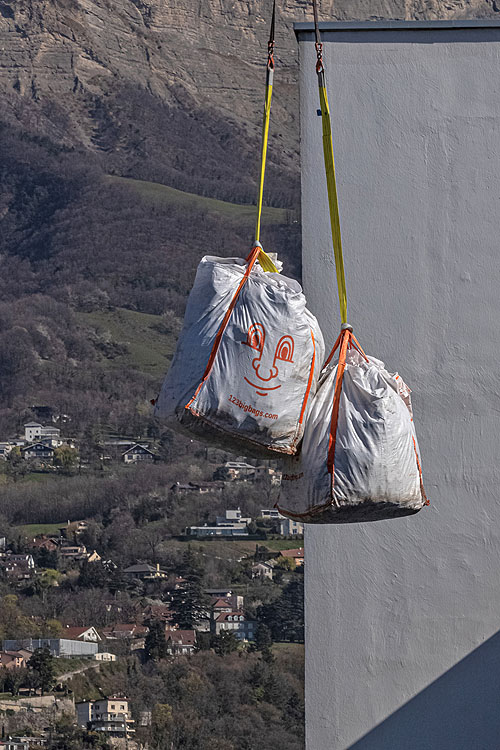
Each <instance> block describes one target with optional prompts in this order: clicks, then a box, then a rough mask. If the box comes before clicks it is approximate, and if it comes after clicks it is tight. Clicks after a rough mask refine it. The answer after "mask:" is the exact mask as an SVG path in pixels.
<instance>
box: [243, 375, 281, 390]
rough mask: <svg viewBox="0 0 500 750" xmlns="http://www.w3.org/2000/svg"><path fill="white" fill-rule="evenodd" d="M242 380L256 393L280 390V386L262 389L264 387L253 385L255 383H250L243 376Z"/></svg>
mask: <svg viewBox="0 0 500 750" xmlns="http://www.w3.org/2000/svg"><path fill="white" fill-rule="evenodd" d="M243 379H244V380H246V381H247V383H248V384H249V385H251V386H252V388H255V389H256V390H258V391H276V390H277V389H278V388H281V385H275V386H271V387H270V388H264V386H262V385H255V383H252V382H251V381H250V380H249V379H248V378H247V377H245V376H243Z"/></svg>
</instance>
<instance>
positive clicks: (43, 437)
mask: <svg viewBox="0 0 500 750" xmlns="http://www.w3.org/2000/svg"><path fill="white" fill-rule="evenodd" d="M39 440H40V442H41V443H45V445H50V447H51V448H58V447H59V446H60V445H62V444H63V441H62V440H61V430H60V429H59V428H58V427H42V429H41V431H40V438H39ZM70 442H71V441H70ZM71 447H72V448H74V444H73V443H71Z"/></svg>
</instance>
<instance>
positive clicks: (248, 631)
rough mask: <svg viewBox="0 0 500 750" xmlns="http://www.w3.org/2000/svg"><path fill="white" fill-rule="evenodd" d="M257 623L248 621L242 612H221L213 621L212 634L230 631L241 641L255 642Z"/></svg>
mask: <svg viewBox="0 0 500 750" xmlns="http://www.w3.org/2000/svg"><path fill="white" fill-rule="evenodd" d="M256 627H257V623H255V622H254V621H253V620H247V618H246V616H245V614H244V613H243V612H241V611H236V612H221V613H220V614H219V615H217V617H216V618H214V620H213V621H212V632H214V633H215V635H219V633H220V632H221V631H222V630H228V631H230V632H232V633H234V635H235V636H236V638H238V640H240V641H253V639H254V633H255V630H256Z"/></svg>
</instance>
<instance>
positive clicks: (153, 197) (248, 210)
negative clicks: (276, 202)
mask: <svg viewBox="0 0 500 750" xmlns="http://www.w3.org/2000/svg"><path fill="white" fill-rule="evenodd" d="M104 179H105V181H106V182H108V183H111V184H115V185H121V186H122V187H123V186H124V187H127V188H129V189H130V190H133V191H135V192H136V193H137V194H138V195H140V197H141V198H142V199H144V200H148V201H152V202H157V203H160V204H162V205H168V204H171V205H174V206H177V207H182V206H186V207H195V208H197V209H198V210H200V211H206V212H209V213H216V214H219V215H220V216H223V217H225V218H226V219H230V220H231V221H235V222H237V223H239V224H242V225H243V224H252V223H253V222H255V213H256V207H255V206H252V205H248V204H246V205H242V204H238V203H228V202H227V201H221V200H217V199H215V198H206V197H205V196H203V195H196V194H195V193H186V192H184V191H183V190H177V189H176V188H173V187H169V186H168V185H161V184H159V183H157V182H147V181H145V180H134V179H132V178H130V177H116V176H114V175H106V177H105V178H104ZM289 215H290V211H288V210H287V209H285V208H272V207H270V206H265V207H264V209H263V211H262V222H263V224H285V223H286V222H287V217H288V216H289Z"/></svg>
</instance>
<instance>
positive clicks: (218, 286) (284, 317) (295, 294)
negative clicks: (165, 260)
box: [155, 247, 324, 458]
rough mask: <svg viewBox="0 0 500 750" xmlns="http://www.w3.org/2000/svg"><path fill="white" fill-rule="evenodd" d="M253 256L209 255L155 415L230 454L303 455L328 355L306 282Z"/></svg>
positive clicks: (256, 250) (192, 295)
mask: <svg viewBox="0 0 500 750" xmlns="http://www.w3.org/2000/svg"><path fill="white" fill-rule="evenodd" d="M260 253H261V249H260V248H259V247H255V248H254V249H253V251H252V253H251V254H250V256H249V257H248V258H247V259H246V260H243V259H241V258H216V257H212V256H206V257H204V258H203V259H202V261H201V263H200V264H199V266H198V271H197V274H196V279H195V282H194V286H193V289H192V290H191V293H190V295H189V299H188V303H187V308H186V314H185V318H184V327H183V330H182V332H181V335H180V338H179V341H178V344H177V350H176V352H175V356H174V359H173V361H172V365H171V367H170V370H169V372H168V374H167V377H166V379H165V382H164V383H163V387H162V389H161V392H160V395H159V397H158V399H157V402H156V407H155V415H156V416H157V417H159V418H160V419H163V420H165V421H167V423H169V426H172V427H176V426H180V427H182V428H183V431H185V430H187V431H188V432H189V433H190V434H191V435H192V436H193V437H197V438H199V439H203V440H208V441H209V442H210V443H212V444H215V445H217V446H219V447H221V448H223V449H225V450H230V451H232V452H233V453H243V454H246V455H254V456H257V457H267V458H269V456H270V453H272V452H275V453H277V454H280V453H281V454H290V455H293V454H295V453H296V451H297V446H298V444H299V442H300V440H301V438H302V434H303V430H304V425H305V420H306V417H307V414H308V411H309V406H310V403H311V401H312V398H313V396H314V394H315V392H316V383H317V378H318V376H319V372H320V369H321V364H322V360H323V355H324V344H323V336H322V334H321V331H320V329H319V326H318V323H317V321H316V318H315V317H314V316H313V315H312V314H311V313H310V312H309V310H307V308H306V300H305V297H304V294H303V292H302V289H301V287H300V285H299V284H298V283H297V282H296V281H294V280H292V279H289V278H286V277H285V276H282V275H281V274H280V273H277V272H274V273H273V272H267V271H264V270H263V268H262V267H261V265H260V264H259V263H258V262H257V260H258V257H259V255H260Z"/></svg>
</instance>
